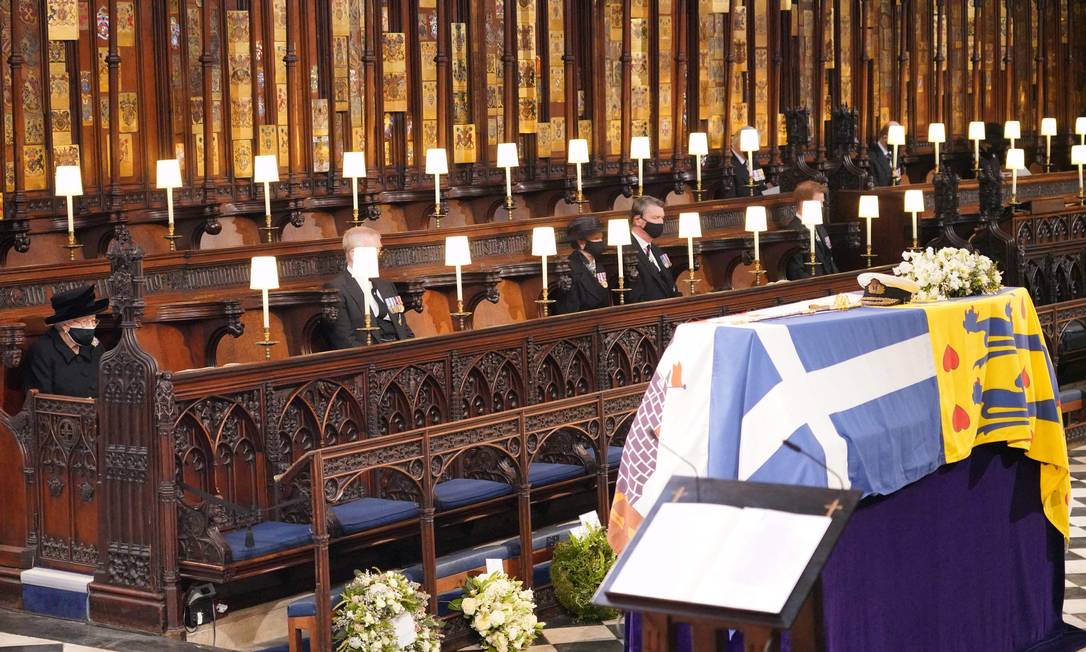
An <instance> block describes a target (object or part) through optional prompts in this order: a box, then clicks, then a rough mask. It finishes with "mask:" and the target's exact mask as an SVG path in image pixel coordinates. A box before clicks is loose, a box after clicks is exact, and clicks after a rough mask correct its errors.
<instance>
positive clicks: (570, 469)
mask: <svg viewBox="0 0 1086 652" xmlns="http://www.w3.org/2000/svg"><path fill="white" fill-rule="evenodd" d="M583 474H584V467H582V466H580V465H577V464H552V463H550V462H532V463H531V464H529V465H528V484H530V485H532V486H533V487H541V486H543V485H547V484H554V483H555V482H561V481H562V480H568V479H570V478H576V477H577V476H579V475H583Z"/></svg>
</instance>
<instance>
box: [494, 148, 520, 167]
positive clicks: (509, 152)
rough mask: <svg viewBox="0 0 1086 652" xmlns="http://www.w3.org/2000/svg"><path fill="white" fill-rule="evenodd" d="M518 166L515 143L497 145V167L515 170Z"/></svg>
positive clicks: (518, 160)
mask: <svg viewBox="0 0 1086 652" xmlns="http://www.w3.org/2000/svg"><path fill="white" fill-rule="evenodd" d="M518 165H520V159H519V158H518V157H517V144H516V143H498V167H500V168H515V167H517V166H518Z"/></svg>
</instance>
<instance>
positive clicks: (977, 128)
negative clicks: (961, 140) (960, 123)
mask: <svg viewBox="0 0 1086 652" xmlns="http://www.w3.org/2000/svg"><path fill="white" fill-rule="evenodd" d="M969 140H984V123H983V122H978V121H973V122H970V123H969Z"/></svg>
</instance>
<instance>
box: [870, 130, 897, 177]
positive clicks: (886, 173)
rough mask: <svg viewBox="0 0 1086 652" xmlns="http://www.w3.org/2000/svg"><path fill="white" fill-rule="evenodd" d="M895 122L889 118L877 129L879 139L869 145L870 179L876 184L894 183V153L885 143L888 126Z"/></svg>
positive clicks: (887, 135) (888, 132)
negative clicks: (888, 120)
mask: <svg viewBox="0 0 1086 652" xmlns="http://www.w3.org/2000/svg"><path fill="white" fill-rule="evenodd" d="M896 124H897V123H896V122H894V121H893V120H891V121H890V122H887V123H886V124H884V125H882V129H879V139H878V140H877V141H875V144H874V145H873V146H872V147H871V149H870V150H868V152H869V156H868V160H869V161H870V163H871V179H872V181H874V183H875V185H876V186H879V187H884V186H889V185H892V184H893V183H894V154H893V152H892V151H891V149H890V146H889V145H888V144H887V143H886V141H887V139H888V137H889V135H890V127H891V126H892V125H896ZM898 176H901V161H898Z"/></svg>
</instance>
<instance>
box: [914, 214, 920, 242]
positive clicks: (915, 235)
mask: <svg viewBox="0 0 1086 652" xmlns="http://www.w3.org/2000/svg"><path fill="white" fill-rule="evenodd" d="M918 237H919V234H917V232H916V211H913V242H916V241H917V238H918Z"/></svg>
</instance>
